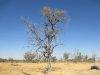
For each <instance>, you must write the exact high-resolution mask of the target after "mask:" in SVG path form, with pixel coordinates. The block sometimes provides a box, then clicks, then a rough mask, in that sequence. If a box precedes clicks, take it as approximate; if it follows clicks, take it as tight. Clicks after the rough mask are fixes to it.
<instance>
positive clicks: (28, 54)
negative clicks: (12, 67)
mask: <svg viewBox="0 0 100 75" xmlns="http://www.w3.org/2000/svg"><path fill="white" fill-rule="evenodd" d="M35 57H36V54H35V53H31V52H29V51H28V52H26V53H25V55H24V58H25V59H26V61H27V62H29V61H32V59H34V58H35Z"/></svg>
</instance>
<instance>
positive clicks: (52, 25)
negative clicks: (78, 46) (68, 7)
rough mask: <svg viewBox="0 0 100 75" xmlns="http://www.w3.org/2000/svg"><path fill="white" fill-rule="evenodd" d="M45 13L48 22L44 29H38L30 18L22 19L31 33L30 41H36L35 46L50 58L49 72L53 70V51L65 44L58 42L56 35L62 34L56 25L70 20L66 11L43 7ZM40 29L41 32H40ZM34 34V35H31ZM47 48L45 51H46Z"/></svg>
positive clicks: (44, 24)
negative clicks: (53, 43)
mask: <svg viewBox="0 0 100 75" xmlns="http://www.w3.org/2000/svg"><path fill="white" fill-rule="evenodd" d="M42 12H43V14H44V16H45V17H46V19H45V21H46V23H43V26H44V27H43V28H44V29H36V25H35V24H33V23H30V21H29V19H27V20H25V19H24V18H23V17H22V18H21V20H22V21H23V22H25V27H27V28H28V29H29V31H28V32H29V34H30V37H29V39H30V41H32V42H35V43H34V44H30V45H33V47H38V49H37V50H38V51H39V50H40V49H41V50H42V51H40V52H41V53H43V56H44V57H46V58H47V60H48V72H51V71H52V67H51V54H52V53H53V49H54V48H55V47H56V46H58V45H63V44H61V43H58V42H57V39H56V37H57V36H58V35H60V34H61V33H62V32H61V29H59V28H58V27H56V25H57V23H59V22H62V23H64V22H65V23H66V22H68V21H69V18H68V16H67V15H66V11H65V10H64V11H56V10H52V9H50V8H48V7H43V11H42ZM39 31H40V33H41V34H39ZM31 35H32V36H31ZM42 35H44V39H42V38H41V36H42ZM53 40H54V41H55V45H52V44H51V43H52V42H54V41H53ZM44 50H45V51H44Z"/></svg>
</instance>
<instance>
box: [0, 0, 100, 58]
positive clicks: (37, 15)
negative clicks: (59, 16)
mask: <svg viewBox="0 0 100 75" xmlns="http://www.w3.org/2000/svg"><path fill="white" fill-rule="evenodd" d="M43 7H50V8H51V9H58V10H66V11H67V12H68V13H67V15H68V16H69V17H70V18H71V20H70V22H69V23H68V25H69V26H68V27H67V26H66V25H64V24H62V23H59V24H58V26H59V27H60V28H63V32H65V34H63V35H61V36H59V37H58V40H59V39H61V43H63V44H64V45H65V46H57V47H56V48H54V52H53V55H54V56H56V57H57V58H58V59H59V57H63V54H64V52H69V53H74V52H75V51H74V48H75V47H76V48H77V49H79V51H80V52H82V54H83V55H84V54H85V53H87V54H88V55H89V56H91V54H92V53H93V52H95V53H96V54H97V55H98V56H99V57H100V1H99V0H0V57H1V58H6V59H8V58H9V56H10V57H11V58H14V59H23V55H24V54H25V52H27V51H30V50H31V48H23V47H25V46H28V41H27V39H26V37H27V34H25V32H26V31H25V28H24V25H25V24H24V22H22V21H21V20H20V17H22V16H23V17H24V18H25V19H28V18H29V19H30V21H33V22H34V23H38V25H37V27H40V26H42V23H44V20H43V19H42V18H44V16H43V14H42V12H41V10H42V9H43ZM33 52H34V51H33Z"/></svg>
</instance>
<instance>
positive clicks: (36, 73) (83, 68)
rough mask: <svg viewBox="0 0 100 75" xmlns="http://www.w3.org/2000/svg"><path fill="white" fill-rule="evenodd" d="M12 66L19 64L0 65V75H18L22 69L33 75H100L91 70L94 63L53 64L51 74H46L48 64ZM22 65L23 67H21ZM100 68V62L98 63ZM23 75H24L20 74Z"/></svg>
mask: <svg viewBox="0 0 100 75" xmlns="http://www.w3.org/2000/svg"><path fill="white" fill-rule="evenodd" d="M11 64H17V63H0V75H17V74H18V73H21V72H22V70H21V67H22V69H23V72H24V73H30V74H31V75H100V70H90V68H91V66H92V65H93V63H77V64H75V63H68V66H67V65H66V63H56V65H54V63H52V64H51V65H52V72H51V74H46V73H45V72H47V67H48V65H47V63H38V64H37V63H32V64H31V63H18V65H17V66H13V65H11ZM19 65H21V67H20V66H19ZM97 65H98V66H100V62H98V63H97ZM19 75H23V73H21V74H19Z"/></svg>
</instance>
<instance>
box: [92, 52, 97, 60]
mask: <svg viewBox="0 0 100 75" xmlns="http://www.w3.org/2000/svg"><path fill="white" fill-rule="evenodd" d="M92 59H93V60H94V62H95V59H96V53H93V54H92Z"/></svg>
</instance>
